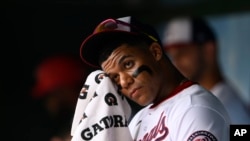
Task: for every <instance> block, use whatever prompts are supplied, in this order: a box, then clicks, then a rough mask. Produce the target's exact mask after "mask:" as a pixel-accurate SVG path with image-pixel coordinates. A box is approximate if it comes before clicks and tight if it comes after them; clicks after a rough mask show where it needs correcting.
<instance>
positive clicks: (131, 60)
mask: <svg viewBox="0 0 250 141" xmlns="http://www.w3.org/2000/svg"><path fill="white" fill-rule="evenodd" d="M153 52H154V51H152V50H151V51H149V49H148V48H147V49H145V48H142V47H131V46H128V45H126V44H123V45H121V46H119V47H118V48H116V49H115V50H114V51H113V52H112V53H111V55H110V56H109V57H108V59H107V60H105V61H104V62H103V63H102V64H101V66H102V69H103V70H104V71H105V72H106V73H107V74H108V75H109V77H110V78H111V79H112V80H113V81H114V82H115V83H116V84H117V85H118V86H119V87H120V91H121V92H122V93H123V94H124V95H125V96H127V97H128V98H130V99H131V100H133V101H135V102H136V103H138V104H140V105H142V106H145V105H147V104H150V103H151V102H153V100H154V99H155V98H156V96H157V94H158V91H159V88H158V87H159V86H160V84H159V83H160V81H158V80H159V79H158V78H159V73H157V69H159V63H157V62H158V61H159V59H158V58H159V57H158V58H157V55H155V54H154V53H153Z"/></svg>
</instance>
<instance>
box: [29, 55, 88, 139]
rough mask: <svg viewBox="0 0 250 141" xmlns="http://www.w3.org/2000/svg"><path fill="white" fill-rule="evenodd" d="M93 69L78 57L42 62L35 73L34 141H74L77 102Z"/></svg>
mask: <svg viewBox="0 0 250 141" xmlns="http://www.w3.org/2000/svg"><path fill="white" fill-rule="evenodd" d="M90 71H91V68H89V67H87V66H84V64H83V63H82V61H81V60H80V58H79V57H78V56H74V55H71V54H57V55H53V56H50V57H48V58H46V59H44V60H42V61H41V62H40V63H39V64H38V66H37V68H36V70H35V71H34V72H35V85H34V87H33V88H32V92H31V95H32V99H33V102H34V103H33V104H34V107H32V112H31V115H30V116H29V120H28V122H27V123H28V124H29V125H30V127H29V130H28V131H27V132H26V133H27V137H28V139H29V140H31V141H70V139H71V136H70V128H71V124H72V120H73V115H74V111H75V106H76V102H77V99H78V96H79V93H80V90H81V88H82V86H83V84H84V81H85V79H86V77H87V75H88V73H89V72H90Z"/></svg>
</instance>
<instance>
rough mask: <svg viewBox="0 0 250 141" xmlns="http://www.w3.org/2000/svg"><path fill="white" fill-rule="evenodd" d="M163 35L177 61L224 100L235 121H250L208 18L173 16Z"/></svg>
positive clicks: (247, 122) (168, 53) (192, 78)
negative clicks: (226, 73) (224, 69)
mask: <svg viewBox="0 0 250 141" xmlns="http://www.w3.org/2000/svg"><path fill="white" fill-rule="evenodd" d="M162 39H163V45H164V50H165V52H166V54H167V55H168V56H169V57H170V58H171V59H172V61H173V63H174V65H175V66H176V67H177V68H178V69H179V70H180V71H181V72H182V73H183V74H184V75H185V76H186V77H188V78H189V79H191V80H193V81H196V82H198V83H200V84H201V85H202V86H203V87H205V88H206V89H208V90H210V91H211V92H212V93H213V94H214V95H215V96H217V97H218V98H219V99H220V100H221V102H222V103H223V104H224V106H225V107H226V109H227V111H228V113H229V115H230V117H231V121H232V124H250V113H249V111H248V110H247V106H246V105H245V103H244V101H242V99H241V97H240V95H239V93H238V91H237V90H236V89H235V88H234V87H233V86H232V84H230V82H229V81H228V80H227V79H226V78H225V76H224V75H223V72H222V71H221V69H220V65H219V62H218V42H217V38H216V35H215V33H214V31H213V29H212V27H211V26H210V25H209V24H208V22H207V21H206V20H205V19H202V18H201V17H176V18H173V19H170V20H169V21H168V22H167V24H166V26H165V27H164V34H163V37H162Z"/></svg>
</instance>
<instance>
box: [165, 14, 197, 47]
mask: <svg viewBox="0 0 250 141" xmlns="http://www.w3.org/2000/svg"><path fill="white" fill-rule="evenodd" d="M163 34H164V35H163V37H164V38H163V40H162V42H163V44H164V46H168V45H171V44H175V43H190V42H191V41H192V36H193V35H192V23H191V20H190V19H189V18H177V19H175V20H173V21H170V22H169V23H168V24H167V25H166V27H165V29H164V33H163Z"/></svg>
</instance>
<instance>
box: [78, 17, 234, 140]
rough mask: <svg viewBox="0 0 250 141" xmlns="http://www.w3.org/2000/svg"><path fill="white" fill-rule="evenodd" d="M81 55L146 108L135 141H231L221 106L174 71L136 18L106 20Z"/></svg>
mask: <svg viewBox="0 0 250 141" xmlns="http://www.w3.org/2000/svg"><path fill="white" fill-rule="evenodd" d="M80 55H81V58H82V59H83V61H84V62H85V63H87V64H89V65H91V66H93V67H96V68H101V69H102V70H103V71H104V72H105V73H106V74H107V75H108V76H109V77H110V78H111V80H112V81H113V82H114V84H116V85H117V86H118V88H119V91H120V92H121V93H122V94H123V95H125V96H126V97H128V98H130V99H131V100H133V101H135V102H136V103H138V104H140V105H141V106H145V107H144V108H143V109H141V110H140V111H139V112H138V113H137V114H136V115H135V116H134V117H133V119H132V120H131V122H130V123H129V125H128V127H129V130H130V133H131V136H132V138H133V140H134V141H201V140H206V141H228V140H229V124H230V120H229V117H228V114H227V112H226V110H225V108H224V107H223V105H222V103H221V102H220V101H219V100H218V99H217V98H216V97H215V96H214V95H213V94H211V93H210V92H209V91H207V90H206V89H204V88H203V87H202V86H200V85H199V84H197V83H196V82H193V81H190V80H189V79H187V78H185V77H184V76H183V75H182V74H181V73H180V72H179V71H178V70H177V69H176V68H175V66H174V65H173V64H172V63H171V61H170V60H169V59H168V57H167V56H166V55H165V54H164V52H163V49H162V43H161V40H160V38H159V36H158V34H157V32H156V31H155V30H154V28H153V27H152V26H150V25H147V24H144V23H142V22H139V21H138V20H136V19H135V18H134V17H131V16H127V17H121V18H118V19H107V20H105V21H103V22H101V23H100V24H99V25H97V27H96V28H95V30H94V32H93V33H92V34H91V35H89V36H88V37H87V38H86V39H85V40H84V41H83V43H82V45H81V48H80ZM121 138H122V137H121Z"/></svg>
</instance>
